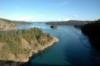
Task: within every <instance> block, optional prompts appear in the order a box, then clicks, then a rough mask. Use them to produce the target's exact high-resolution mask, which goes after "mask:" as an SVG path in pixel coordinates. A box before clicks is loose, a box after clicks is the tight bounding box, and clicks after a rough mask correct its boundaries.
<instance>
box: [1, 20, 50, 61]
mask: <svg viewBox="0 0 100 66" xmlns="http://www.w3.org/2000/svg"><path fill="white" fill-rule="evenodd" d="M3 22H5V23H4V24H1V23H3ZM11 23H13V24H17V25H24V24H30V23H25V22H24V23H22V22H21V23H17V22H12V21H9V20H5V19H0V24H1V26H2V25H5V24H7V25H6V26H8V24H11ZM3 27H4V28H5V26H3ZM14 27H16V26H14ZM8 29H10V27H9V28H8ZM50 41H52V37H51V36H50V35H49V34H48V33H43V32H42V31H41V30H40V29H38V28H32V29H29V30H4V31H3V30H0V60H4V61H7V60H9V61H13V60H14V61H23V60H24V59H25V60H26V59H27V58H29V55H30V54H31V53H32V51H34V50H37V49H39V48H41V47H43V46H44V45H45V44H47V43H48V42H50Z"/></svg>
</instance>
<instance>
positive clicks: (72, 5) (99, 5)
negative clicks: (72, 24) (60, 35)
mask: <svg viewBox="0 0 100 66" xmlns="http://www.w3.org/2000/svg"><path fill="white" fill-rule="evenodd" d="M0 18H7V19H12V20H26V21H56V20H70V19H72V20H95V19H99V18H100V0H0Z"/></svg>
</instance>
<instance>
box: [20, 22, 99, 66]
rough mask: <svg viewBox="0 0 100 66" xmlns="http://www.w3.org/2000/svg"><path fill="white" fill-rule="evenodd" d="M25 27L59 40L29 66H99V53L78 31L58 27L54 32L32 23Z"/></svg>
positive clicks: (39, 24)
mask: <svg viewBox="0 0 100 66" xmlns="http://www.w3.org/2000/svg"><path fill="white" fill-rule="evenodd" d="M24 27H25V26H24ZM27 27H28V28H33V27H38V28H41V29H42V30H43V31H44V32H48V33H50V34H52V35H54V36H56V37H58V38H59V40H60V41H59V43H57V44H55V45H54V46H52V47H50V48H49V49H47V50H45V52H43V53H41V54H39V55H37V56H36V57H34V58H33V60H32V61H31V66H42V65H43V66H67V65H68V66H94V65H96V64H98V65H100V63H99V62H100V53H99V52H97V51H96V50H94V49H93V48H92V47H91V45H90V43H89V41H88V39H87V37H86V36H84V35H83V34H82V33H81V31H80V29H76V28H74V27H73V26H59V27H57V29H55V30H54V29H51V28H50V26H49V25H46V24H44V23H33V24H32V25H30V26H27ZM27 27H26V28H27ZM21 28H23V27H21ZM24 29H25V28H24Z"/></svg>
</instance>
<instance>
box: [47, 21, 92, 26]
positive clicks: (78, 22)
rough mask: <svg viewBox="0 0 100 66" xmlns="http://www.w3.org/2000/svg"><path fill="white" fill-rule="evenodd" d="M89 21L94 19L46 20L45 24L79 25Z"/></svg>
mask: <svg viewBox="0 0 100 66" xmlns="http://www.w3.org/2000/svg"><path fill="white" fill-rule="evenodd" d="M91 22H94V21H81V20H69V21H54V22H53V21H52V22H47V24H49V25H78V26H81V25H84V24H87V23H91Z"/></svg>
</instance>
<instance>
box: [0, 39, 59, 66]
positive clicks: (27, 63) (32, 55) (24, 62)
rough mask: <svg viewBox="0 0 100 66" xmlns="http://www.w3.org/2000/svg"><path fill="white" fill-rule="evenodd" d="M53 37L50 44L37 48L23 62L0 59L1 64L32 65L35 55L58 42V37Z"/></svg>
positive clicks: (9, 65)
mask: <svg viewBox="0 0 100 66" xmlns="http://www.w3.org/2000/svg"><path fill="white" fill-rule="evenodd" d="M52 38H53V39H52V40H51V42H48V44H46V45H45V46H43V47H42V48H40V49H38V50H35V51H34V52H33V53H32V54H30V57H29V58H28V59H27V60H25V61H22V62H16V61H15V62H14V61H2V60H1V61H0V66H30V61H31V60H32V58H33V57H34V55H36V54H38V53H39V52H42V51H44V50H45V49H47V48H48V47H51V46H52V45H54V44H55V43H56V42H58V41H59V40H58V38H56V37H52Z"/></svg>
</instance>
